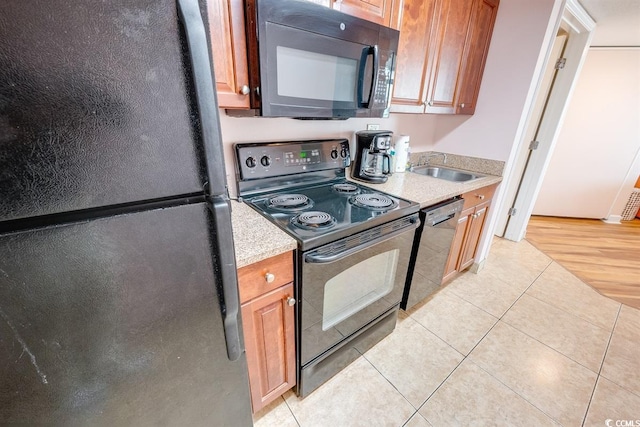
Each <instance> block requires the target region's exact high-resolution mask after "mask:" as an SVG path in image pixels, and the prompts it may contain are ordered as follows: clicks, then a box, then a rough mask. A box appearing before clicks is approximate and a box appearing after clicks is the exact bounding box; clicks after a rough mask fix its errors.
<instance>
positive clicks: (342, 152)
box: [340, 148, 349, 159]
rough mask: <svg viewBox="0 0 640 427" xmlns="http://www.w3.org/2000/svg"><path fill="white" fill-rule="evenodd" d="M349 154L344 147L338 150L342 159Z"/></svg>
mask: <svg viewBox="0 0 640 427" xmlns="http://www.w3.org/2000/svg"><path fill="white" fill-rule="evenodd" d="M348 155H349V152H348V151H347V149H346V148H343V149H342V150H340V157H342V158H343V159H344V158H346V157H347V156H348Z"/></svg>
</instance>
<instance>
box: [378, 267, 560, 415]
mask: <svg viewBox="0 0 640 427" xmlns="http://www.w3.org/2000/svg"><path fill="white" fill-rule="evenodd" d="M551 262H552V261H551ZM551 262H549V264H548V265H547V266H546V267H545V268H544V270H542V271H541V272H540V273H539V274H538V275H537V276H536V278H535V279H533V281H532V282H531V283H530V284H529V286H527V287H526V289H525V290H524V291H522V293H521V294H520V296H519V297H518V298H517V299H516V300H515V301H514V302H513V304H511V305H510V306H509V308H508V309H507V310H506V311H505V312H504V313H503V314H502V316H500V317H498V318H497V321H496V322H495V323H494V324H493V325H492V326H491V327H490V328H489V329H488V330H487V332H486V333H485V334H484V335H483V336H482V338H480V339H479V340H478V342H477V343H476V344H475V345H474V346H473V347H472V348H471V350H469V352H468V353H467V354H466V355H465V354H462V353H460V352H459V351H458V350H457V349H456V348H454V347H453V346H452V345H451V344H449V343H448V342H446V341H445V340H444V339H442V338H440V337H439V336H438V335H437V334H435V333H434V332H433V331H431V330H429V328H427V327H426V326H424V325H423V324H422V323H420V322H418V321H417V320H416V319H414V318H413V317H411V315H409V317H411V320H413V321H414V322H416V323H417V324H418V325H420V326H421V327H423V328H424V329H425V330H427V331H429V332H430V333H431V334H433V335H434V336H435V337H436V338H438V339H439V340H441V341H442V342H444V343H445V344H447V345H448V346H449V347H451V348H452V349H453V350H455V351H456V352H458V353H459V354H461V355H462V360H461V361H460V362H459V363H458V364H457V365H456V366H455V368H453V370H452V371H451V372H449V374H448V375H447V376H446V377H445V379H444V380H442V382H441V383H440V384H439V385H438V387H436V388H435V390H433V392H431V393H430V394H429V396H427V398H426V399H425V401H424V402H422V404H421V405H420V407H419V408H418V410H417V411H416V412H420V409H421V408H422V407H423V406H424V405H425V404H426V403H427V402H428V401H429V399H431V397H432V396H433V395H434V394H435V393H436V392H437V391H438V390H439V389H440V388H441V387H442V386H443V385H444V383H445V382H447V380H448V379H449V377H451V375H453V373H454V372H455V371H456V370H457V369H458V368H459V367H460V365H462V363H463V362H464V361H465V360H467V358H468V357H469V356H470V355H471V353H472V352H473V350H475V348H476V347H477V346H478V345H480V343H481V342H482V341H483V340H484V339H485V338H486V336H487V335H488V334H489V333H490V332H491V331H492V330H493V328H495V326H496V325H497V324H498V323H499V322H500V320H501V319H502V317H504V315H505V314H506V313H507V312H508V311H509V310H511V308H512V307H513V306H514V304H515V303H516V302H518V300H519V299H520V298H521V297H522V295H524V293H525V292H526V291H527V290H528V289H529V288H530V287H531V286H532V285H533V284H534V283H535V281H536V280H538V278H539V277H540V276H541V275H542V273H544V271H546V269H547V268H549V265H551ZM500 280H502V279H500ZM503 282H504V281H503ZM505 283H507V282H505ZM454 294H455V293H454ZM460 298H461V297H460ZM461 299H463V300H464V298H461ZM464 301H466V300H464ZM466 302H467V303H469V304H471V305H473V306H474V307H476V306H475V304H472V303H471V302H469V301H466ZM477 308H478V309H480V310H482V309H481V308H480V307H477ZM482 311H484V312H485V313H487V314H489V315H490V316H493V314H491V313H488V312H486V311H485V310H482ZM493 317H496V316H493ZM469 362H471V363H473V364H474V365H477V364H476V363H474V362H473V360H471V359H469ZM485 372H486V371H485ZM487 373H488V372H487ZM488 374H489V373H488ZM489 375H491V374H489ZM383 376H384V375H383ZM491 377H492V378H495V377H494V376H493V375H491ZM385 379H386V377H385ZM495 379H496V381H498V382H500V384H503V385H504V386H505V387H507V388H508V389H509V390H511V388H510V387H508V386H507V385H506V384H504V383H502V381H500V380H499V379H497V378H495ZM387 381H388V380H387ZM511 391H513V392H514V393H516V392H515V391H514V390H511ZM401 394H402V393H401ZM516 394H518V393H516ZM518 396H520V394H518ZM520 397H522V398H523V399H524V400H525V401H526V402H527V403H528V404H530V405H531V406H533V407H534V408H536V409H538V410H539V411H540V412H542V413H543V414H545V415H546V416H547V417H549V415H547V414H546V413H545V412H544V411H542V410H541V409H540V408H538V407H537V406H535V405H534V404H533V403H531V402H529V400H528V399H526V398H525V397H524V396H520ZM414 415H415V414H414ZM549 418H550V419H552V420H554V421H556V420H555V419H554V418H552V417H549ZM425 419H426V418H425ZM427 422H429V420H427Z"/></svg>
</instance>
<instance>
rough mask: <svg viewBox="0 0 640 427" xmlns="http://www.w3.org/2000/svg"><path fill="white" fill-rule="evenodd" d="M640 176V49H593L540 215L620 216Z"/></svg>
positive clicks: (552, 164) (571, 107)
mask: <svg viewBox="0 0 640 427" xmlns="http://www.w3.org/2000/svg"><path fill="white" fill-rule="evenodd" d="M639 174H640V49H624V50H622V49H608V50H601V49H597V50H596V49H592V50H590V51H589V53H588V55H587V58H586V61H585V64H584V68H583V70H582V73H581V75H580V78H579V79H578V83H577V86H576V89H575V92H574V95H573V97H572V99H571V102H570V104H569V108H568V110H567V115H566V118H565V121H564V124H563V126H562V130H561V131H560V135H559V137H558V142H557V145H556V148H555V151H554V153H553V157H552V158H551V162H550V164H549V168H548V170H547V173H546V174H545V178H544V180H543V183H542V187H541V190H540V194H539V195H538V199H537V201H536V204H535V207H534V210H533V213H534V215H549V216H567V217H579V218H608V217H609V216H611V215H614V216H616V215H620V214H621V213H622V210H623V209H624V207H625V205H626V203H627V200H628V198H629V195H630V194H631V192H632V190H633V186H634V183H635V181H636V179H637V178H638V175H639Z"/></svg>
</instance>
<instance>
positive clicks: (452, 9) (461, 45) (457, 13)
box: [425, 0, 473, 114]
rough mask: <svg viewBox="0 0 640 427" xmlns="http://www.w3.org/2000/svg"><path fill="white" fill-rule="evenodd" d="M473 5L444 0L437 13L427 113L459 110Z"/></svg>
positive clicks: (460, 1)
mask: <svg viewBox="0 0 640 427" xmlns="http://www.w3.org/2000/svg"><path fill="white" fill-rule="evenodd" d="M472 6H473V2H472V1H469V0H450V1H443V2H442V7H441V8H440V10H439V13H438V15H437V16H436V20H437V28H436V32H435V33H434V39H435V42H436V43H435V46H434V47H433V55H434V56H433V64H432V67H433V68H432V71H431V78H430V82H429V91H428V95H427V106H426V110H425V111H426V112H427V113H446V114H453V113H455V112H456V93H457V89H458V87H459V84H460V82H459V80H460V77H461V75H462V74H461V71H462V68H463V63H462V60H463V56H464V55H463V54H464V49H465V41H466V40H467V30H468V28H469V19H470V18H471V11H472V9H473V7H472Z"/></svg>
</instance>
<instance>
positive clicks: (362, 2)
mask: <svg viewBox="0 0 640 427" xmlns="http://www.w3.org/2000/svg"><path fill="white" fill-rule="evenodd" d="M402 1H403V0H334V1H333V8H334V9H336V10H339V11H340V12H343V13H346V14H348V15H352V16H357V17H358V18H362V19H366V20H367V21H372V22H375V23H377V24H380V25H384V26H386V27H391V28H395V29H396V30H398V29H400V27H399V26H400V16H401V14H400V13H399V12H400V11H401V10H402Z"/></svg>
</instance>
